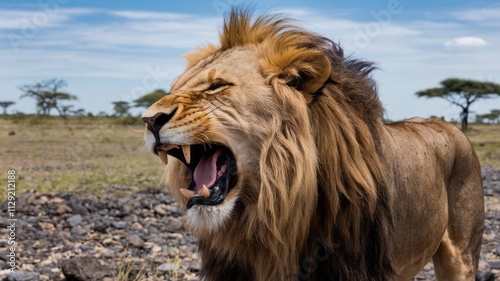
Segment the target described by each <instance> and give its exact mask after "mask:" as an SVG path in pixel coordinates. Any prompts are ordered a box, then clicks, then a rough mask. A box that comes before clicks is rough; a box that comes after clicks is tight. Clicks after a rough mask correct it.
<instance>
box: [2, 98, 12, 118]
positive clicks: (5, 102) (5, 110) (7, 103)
mask: <svg viewBox="0 0 500 281" xmlns="http://www.w3.org/2000/svg"><path fill="white" fill-rule="evenodd" d="M13 104H15V102H13V101H0V107H2V108H3V114H4V115H6V114H7V108H8V107H9V106H11V105H13Z"/></svg>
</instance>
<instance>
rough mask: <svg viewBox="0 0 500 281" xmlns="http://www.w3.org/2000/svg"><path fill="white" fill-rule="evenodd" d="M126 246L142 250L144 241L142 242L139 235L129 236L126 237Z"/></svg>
mask: <svg viewBox="0 0 500 281" xmlns="http://www.w3.org/2000/svg"><path fill="white" fill-rule="evenodd" d="M127 240H128V244H129V245H131V246H134V247H136V248H143V247H144V240H142V238H141V237H139V235H130V236H128V237H127Z"/></svg>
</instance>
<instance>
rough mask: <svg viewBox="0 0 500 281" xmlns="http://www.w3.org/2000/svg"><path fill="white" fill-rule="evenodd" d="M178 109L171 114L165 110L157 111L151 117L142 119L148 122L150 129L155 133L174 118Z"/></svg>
mask: <svg viewBox="0 0 500 281" xmlns="http://www.w3.org/2000/svg"><path fill="white" fill-rule="evenodd" d="M176 111H177V110H174V111H172V113H170V114H166V113H163V112H159V113H156V114H155V115H154V116H151V117H142V121H143V122H144V123H146V125H147V126H148V129H149V130H150V131H151V132H152V133H153V134H155V135H156V134H158V132H159V131H160V129H161V128H162V127H163V125H165V124H166V123H168V121H170V119H172V117H173V116H174V114H175V112H176Z"/></svg>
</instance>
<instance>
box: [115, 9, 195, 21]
mask: <svg viewBox="0 0 500 281" xmlns="http://www.w3.org/2000/svg"><path fill="white" fill-rule="evenodd" d="M109 13H110V14H111V15H114V16H118V17H123V18H127V19H132V20H183V19H186V18H189V17H192V16H189V15H184V14H176V13H161V12H145V11H111V12H109Z"/></svg>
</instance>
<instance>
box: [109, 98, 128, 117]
mask: <svg viewBox="0 0 500 281" xmlns="http://www.w3.org/2000/svg"><path fill="white" fill-rule="evenodd" d="M113 104H114V107H113V109H114V110H115V115H118V116H124V115H127V114H128V111H129V109H130V105H129V104H128V102H126V101H114V102H113Z"/></svg>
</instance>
